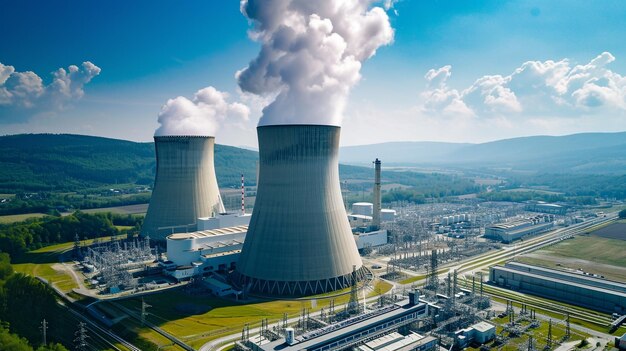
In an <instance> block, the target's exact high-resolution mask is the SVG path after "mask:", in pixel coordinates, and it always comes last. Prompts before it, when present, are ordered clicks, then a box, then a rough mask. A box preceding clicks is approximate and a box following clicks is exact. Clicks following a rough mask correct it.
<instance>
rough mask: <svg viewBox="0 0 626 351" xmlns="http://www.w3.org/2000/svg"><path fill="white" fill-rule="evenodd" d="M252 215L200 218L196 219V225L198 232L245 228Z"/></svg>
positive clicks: (234, 214)
mask: <svg viewBox="0 0 626 351" xmlns="http://www.w3.org/2000/svg"><path fill="white" fill-rule="evenodd" d="M251 217H252V214H249V213H247V214H241V213H238V212H234V213H220V214H218V215H216V216H215V217H202V218H198V220H197V225H198V230H199V231H202V230H211V229H219V228H229V227H238V226H241V225H245V226H247V225H248V224H250V218H251Z"/></svg>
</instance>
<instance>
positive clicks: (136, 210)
mask: <svg viewBox="0 0 626 351" xmlns="http://www.w3.org/2000/svg"><path fill="white" fill-rule="evenodd" d="M81 211H82V212H85V213H98V212H111V213H117V214H122V215H126V214H145V213H146V212H148V204H138V205H126V206H116V207H103V208H92V209H89V210H81Z"/></svg>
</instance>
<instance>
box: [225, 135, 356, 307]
mask: <svg viewBox="0 0 626 351" xmlns="http://www.w3.org/2000/svg"><path fill="white" fill-rule="evenodd" d="M340 130H341V128H340V127H334V126H325V125H272V126H261V127H258V128H257V133H258V137H259V157H260V168H259V185H258V189H257V197H256V201H255V205H254V210H253V212H252V218H251V221H250V226H249V229H248V234H247V236H246V240H245V242H244V245H243V249H242V252H241V256H240V258H239V262H238V264H237V272H236V274H235V275H236V279H237V280H238V282H239V283H240V284H241V285H242V286H243V287H244V288H246V289H249V290H250V291H252V292H256V293H261V294H268V295H308V294H315V293H323V292H328V291H333V290H338V289H342V288H345V287H348V286H350V284H351V282H352V272H353V267H356V269H357V271H356V272H357V273H356V274H357V279H362V278H363V277H364V275H365V273H364V268H363V265H362V261H361V257H360V256H359V253H358V251H357V247H356V244H355V241H354V239H353V236H352V232H351V230H350V225H349V223H348V219H347V216H346V211H345V208H344V205H343V201H342V197H341V189H340V187H339V164H338V147H339V135H340Z"/></svg>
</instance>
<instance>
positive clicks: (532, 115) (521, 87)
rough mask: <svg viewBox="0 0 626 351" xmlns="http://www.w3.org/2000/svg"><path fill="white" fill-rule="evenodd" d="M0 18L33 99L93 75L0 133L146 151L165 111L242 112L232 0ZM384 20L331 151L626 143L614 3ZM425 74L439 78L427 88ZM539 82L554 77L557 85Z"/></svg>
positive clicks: (15, 8) (46, 10)
mask: <svg viewBox="0 0 626 351" xmlns="http://www.w3.org/2000/svg"><path fill="white" fill-rule="evenodd" d="M0 7H1V8H3V9H5V10H6V11H2V14H0V33H1V35H2V37H3V40H2V45H0V63H2V64H3V65H5V66H13V70H14V71H15V72H27V71H32V72H34V73H35V74H36V75H38V76H39V77H41V79H43V85H44V86H45V85H46V84H49V83H50V82H51V81H52V76H51V72H53V71H56V70H57V69H59V68H65V69H66V70H68V71H69V69H68V67H69V66H70V65H77V66H79V68H80V67H81V63H82V62H84V61H90V62H92V63H93V64H94V65H96V66H97V67H99V68H100V69H101V71H100V72H99V74H97V75H95V76H93V77H92V76H89V81H87V82H85V83H84V85H81V86H80V87H78V86H77V87H76V91H74V90H72V94H70V95H68V96H67V97H64V98H63V100H61V102H59V100H58V97H53V95H54V94H52V92H50V93H49V94H48V95H50V96H51V97H50V98H48V99H47V100H44V99H43V98H41V99H39V100H37V101H36V102H35V103H34V104H41V107H38V106H36V108H32V107H31V108H29V109H24V108H21V107H14V106H9V107H7V106H5V107H4V108H1V105H0V134H13V133H30V132H69V133H82V134H91V135H102V136H108V137H115V138H122V139H130V140H137V141H147V140H150V139H151V138H152V135H153V133H154V130H155V129H156V128H157V127H158V123H157V115H158V114H159V111H160V109H161V106H163V104H165V103H166V101H167V100H168V99H170V98H174V97H176V96H186V97H191V96H192V95H193V94H194V92H196V91H198V90H199V89H202V88H204V87H207V86H214V87H215V88H217V89H218V90H220V91H223V92H228V93H229V94H230V98H231V99H232V100H233V101H235V100H241V98H240V96H239V93H238V90H237V82H236V80H235V78H234V75H235V72H236V71H237V70H240V69H242V68H244V67H246V65H247V64H248V62H250V60H252V59H254V58H255V56H256V55H257V53H258V51H259V47H260V46H259V44H258V43H255V42H253V41H251V40H250V39H249V38H248V36H247V31H248V29H249V28H250V27H249V24H248V21H247V19H246V18H245V17H244V16H243V15H242V14H241V13H240V11H239V3H238V1H179V2H171V1H170V2H166V1H131V2H128V1H126V2H122V1H109V2H88V1H56V2H50V1H28V0H26V1H24V0H22V1H5V0H0ZM387 12H388V15H389V18H390V21H391V25H392V27H393V28H394V30H395V35H394V42H393V43H392V44H391V45H388V46H384V47H382V48H380V49H379V50H378V51H377V53H376V55H375V56H374V57H372V58H371V59H369V60H367V61H365V62H364V63H363V68H362V69H361V75H362V78H361V81H360V82H359V83H358V84H357V85H356V86H355V87H354V88H353V89H352V91H351V94H350V97H349V99H348V102H347V107H346V109H345V111H344V122H343V137H342V143H343V144H344V145H354V144H366V143H372V142H383V141H392V140H415V141H421V140H440V141H459V142H480V141H487V140H495V139H501V138H506V137H515V136H524V135H534V134H553V135H560V134H569V133H575V132H583V131H623V130H626V112H625V109H626V107H625V106H626V101H625V100H624V99H625V96H626V81H624V80H622V78H623V76H624V75H626V45H624V40H625V39H624V38H626V21H624V18H626V2H623V1H613V2H608V1H606V2H593V3H591V2H589V1H422V0H420V1H418V0H402V1H398V2H396V3H395V4H394V6H393V8H391V9H389V10H388V11H387ZM604 52H607V53H609V55H610V56H608V55H607V56H603V57H602V59H601V60H598V61H596V62H600V61H602V62H600V63H601V67H600V63H598V64H597V67H596V66H594V67H591V66H590V67H588V68H587V69H586V70H585V71H584V72H586V73H585V74H587V75H588V76H589V77H590V78H589V79H588V80H587V81H586V82H587V84H586V85H584V86H583V83H580V87H579V88H580V89H578V90H574V88H569V90H568V89H566V90H564V91H560V90H559V89H560V88H558V87H560V86H562V84H565V83H563V82H566V83H567V82H570V78H567V77H565V76H562V75H563V74H565V73H563V70H565V71H567V70H569V71H570V72H571V71H573V70H574V68H575V66H576V65H588V64H590V62H591V61H592V60H593V59H594V58H596V57H598V56H599V55H601V54H602V53H604ZM564 59H566V60H568V61H567V64H568V66H567V67H566V68H563V67H564V66H563V64H561V65H555V67H556V68H555V67H552V66H551V67H550V68H545V67H543V65H542V66H541V67H543V68H541V69H542V71H541V72H544V71H543V70H544V69H547V70H548V73H545V72H544V73H545V74H544V76H542V77H540V78H537V77H536V74H535V75H534V76H533V74H519V75H512V73H513V72H514V71H515V70H516V69H518V68H521V67H522V66H523V64H524V63H525V62H527V61H537V62H540V63H545V62H546V61H548V60H552V61H554V62H559V61H562V60H564ZM594 65H596V63H594ZM448 66H449V68H446V69H444V70H442V71H437V70H439V69H441V68H444V67H448ZM535 66H536V65H535ZM558 67H560V68H562V70H559V69H557V68H558ZM431 69H433V70H435V71H437V72H439V74H436V72H433V75H432V77H434V78H433V79H432V80H431V81H430V82H429V81H428V80H427V79H426V78H425V75H426V74H427V72H428V71H429V70H431ZM599 70H600V71H599ZM80 72H82V71H79V73H80ZM528 72H529V71H528V70H526V73H528ZM532 72H535V73H536V71H532ZM532 72H531V73H532ZM550 72H561V73H559V74H561V76H560V81H559V82H560V83H559V82H556V83H555V79H557V78H558V77H557V78H554V74H553V73H550ZM92 75H93V74H92ZM444 76H447V77H444ZM494 76H500V78H501V79H500V78H495V79H494V78H493V77H494ZM442 77H444V78H442ZM485 77H488V78H485ZM568 77H569V76H568ZM481 78H485V79H483V80H482V81H481V83H480V84H477V83H476V82H477V80H479V79H481ZM557 80H558V79H557ZM7 82H8V81H7ZM593 82H599V83H595V85H590V84H592V83H593ZM0 83H2V82H1V81H0ZM548 83H549V84H548ZM7 84H8V83H7ZM538 85H541V87H539V88H538ZM548 86H549V87H548ZM0 87H1V85H0ZM538 91H540V92H541V94H539V93H537V92H538ZM554 91H560V92H559V93H558V94H556V93H555V92H554ZM530 92H532V93H530ZM44 95H45V93H44ZM54 96H56V95H54ZM620 99H621V100H620ZM494 101H495V103H494ZM44 102H45V103H44ZM242 102H244V103H245V102H246V101H242ZM248 102H249V101H248ZM1 103H2V96H1V95H0V104H1ZM6 104H8V102H5V105H6ZM251 104H253V105H254V102H251ZM251 110H252V112H251V115H250V119H249V120H248V121H246V122H244V123H237V124H236V125H235V124H233V125H228V124H225V125H224V126H222V127H221V128H220V129H219V131H218V132H217V137H218V142H221V143H225V144H230V145H248V146H255V144H256V139H255V131H254V127H255V125H256V123H257V122H258V118H259V115H260V111H259V109H258V108H257V109H255V108H254V106H252V108H251Z"/></svg>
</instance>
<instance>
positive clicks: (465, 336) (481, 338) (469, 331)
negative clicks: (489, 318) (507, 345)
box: [454, 322, 496, 348]
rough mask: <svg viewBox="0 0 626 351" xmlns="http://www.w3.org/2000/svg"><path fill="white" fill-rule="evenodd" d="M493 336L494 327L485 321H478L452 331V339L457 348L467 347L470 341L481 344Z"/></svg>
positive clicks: (494, 335)
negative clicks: (467, 326)
mask: <svg viewBox="0 0 626 351" xmlns="http://www.w3.org/2000/svg"><path fill="white" fill-rule="evenodd" d="M495 337H496V327H495V326H494V325H493V324H489V323H487V322H479V323H476V324H474V325H472V326H470V327H469V328H465V329H461V330H458V331H456V332H455V333H454V341H455V343H456V345H457V346H458V347H459V348H464V347H467V346H469V345H470V344H471V343H477V344H481V345H482V344H485V343H487V342H488V341H490V340H492V339H493V338H495Z"/></svg>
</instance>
